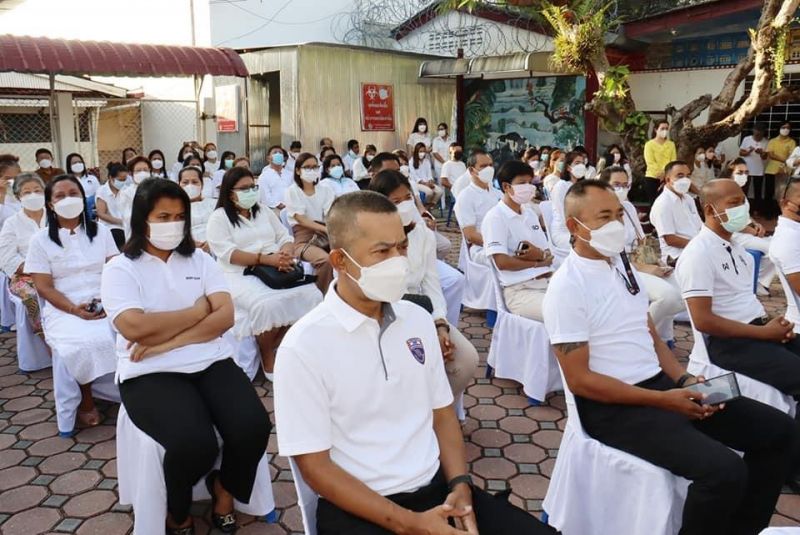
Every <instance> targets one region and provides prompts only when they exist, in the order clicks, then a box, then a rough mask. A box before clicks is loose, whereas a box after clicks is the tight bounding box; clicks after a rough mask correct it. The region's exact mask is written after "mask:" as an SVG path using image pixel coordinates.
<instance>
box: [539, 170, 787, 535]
mask: <svg viewBox="0 0 800 535" xmlns="http://www.w3.org/2000/svg"><path fill="white" fill-rule="evenodd" d="M728 182H731V181H728ZM731 183H732V182H731ZM739 191H741V189H740V190H739ZM565 213H566V216H567V228H568V229H569V232H570V234H571V236H572V238H573V241H574V244H573V248H572V251H571V252H570V255H569V256H568V257H567V258H566V260H565V261H564V263H563V264H562V265H561V267H560V268H559V270H558V272H556V274H555V275H554V276H553V280H552V281H551V283H550V287H549V289H548V290H547V297H546V298H545V303H544V316H545V326H546V328H547V332H548V334H549V336H550V341H551V342H552V343H553V347H554V349H555V352H556V356H557V358H558V361H559V364H560V365H561V368H562V370H563V371H564V377H565V378H566V382H567V385H568V386H569V388H570V390H571V391H572V393H573V394H574V395H575V402H576V405H577V410H578V413H579V415H580V420H581V425H582V426H583V428H584V430H585V431H586V433H588V434H589V435H590V436H591V437H592V438H595V439H596V440H599V441H600V442H603V443H604V444H607V445H609V446H611V447H613V448H617V449H619V450H622V451H625V452H628V453H630V454H632V455H635V456H637V457H640V458H641V459H644V460H646V461H648V462H650V463H653V464H655V465H657V466H660V467H662V468H664V469H666V470H669V471H671V472H672V473H674V474H676V475H678V476H681V477H685V478H687V479H689V480H691V481H692V484H691V485H690V486H689V490H688V493H687V495H686V502H685V504H684V507H683V522H682V524H683V525H682V528H681V530H680V533H681V535H700V534H703V535H745V534H747V535H755V534H756V533H760V532H761V530H762V529H764V528H766V527H767V526H768V525H769V522H770V518H771V516H772V512H773V510H774V507H775V504H776V502H777V500H778V496H779V495H780V491H781V486H782V484H783V481H784V480H785V479H786V476H787V475H788V474H789V472H790V470H791V466H792V464H793V462H794V460H795V459H796V458H797V451H798V444H800V440H798V436H797V431H796V429H795V423H794V421H793V420H792V419H791V418H790V417H789V416H787V415H785V414H783V413H781V412H780V411H778V410H776V409H773V408H772V407H768V406H767V405H763V404H761V403H758V402H757V401H753V400H751V399H747V398H740V399H737V400H734V401H731V402H730V403H727V404H726V406H725V407H724V410H721V409H722V407H721V406H712V405H702V404H701V403H700V401H701V400H702V397H701V396H700V395H699V394H697V393H694V392H692V391H690V390H686V389H683V388H681V387H682V386H687V385H691V384H694V383H696V382H698V381H703V379H702V378H700V377H693V376H691V375H689V374H686V373H685V370H684V368H683V367H682V366H681V364H680V363H679V362H678V360H677V359H676V358H675V356H674V355H673V353H672V351H670V349H669V348H668V347H667V346H666V344H665V343H664V342H663V341H661V338H660V337H659V336H658V334H657V333H656V332H655V327H654V326H653V322H652V320H651V319H650V318H649V317H648V314H647V307H648V303H647V293H646V292H645V291H643V284H642V281H641V279H640V278H639V276H638V274H637V272H636V270H635V268H633V267H632V266H631V263H630V261H629V260H628V258H627V256H626V255H624V254H621V253H622V252H623V251H624V248H625V228H624V225H623V217H624V212H623V208H622V206H621V205H620V203H619V200H618V199H617V197H616V195H615V194H614V192H613V191H612V190H611V189H610V187H609V186H608V185H607V184H605V183H602V182H599V181H596V180H584V181H582V182H579V183H578V184H575V185H574V186H573V187H572V188H571V189H570V192H569V193H568V194H567V198H566V212H565ZM732 450H737V451H743V452H744V458H742V457H740V456H739V455H737V454H736V453H735V452H734V451H732ZM626 491H628V492H635V491H631V490H629V489H624V488H622V489H614V492H619V493H624V492H626ZM640 513H641V514H646V512H640ZM598 522H602V519H598Z"/></svg>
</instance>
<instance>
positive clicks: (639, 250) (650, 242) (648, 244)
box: [622, 209, 661, 265]
mask: <svg viewBox="0 0 800 535" xmlns="http://www.w3.org/2000/svg"><path fill="white" fill-rule="evenodd" d="M622 211H623V212H625V215H626V216H627V218H628V219H629V220H630V222H631V225H633V228H634V229H636V224H635V223H634V221H633V218H632V217H631V215H630V214H629V213H628V211H627V210H625V209H623V210H622ZM636 237H637V238H638V241H639V244H638V245H637V246H636V247H635V248H634V249H633V251H632V252H631V254H630V255H629V256H630V258H631V260H632V261H633V263H634V264H640V265H641V264H647V265H658V264H659V262H660V261H661V245H660V244H659V242H658V238H656V237H655V236H653V235H652V234H645V235H644V236H639V232H638V230H637V232H636Z"/></svg>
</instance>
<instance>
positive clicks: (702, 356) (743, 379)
mask: <svg viewBox="0 0 800 535" xmlns="http://www.w3.org/2000/svg"><path fill="white" fill-rule="evenodd" d="M778 273H780V271H779V272H778ZM689 320H690V321H691V325H692V336H693V337H694V347H692V354H691V355H689V365H688V366H687V367H686V368H687V371H688V372H689V373H691V374H693V375H702V376H704V377H706V378H707V379H710V378H712V377H717V376H719V375H723V374H726V373H729V370H725V369H723V368H720V367H719V366H717V365H716V364H714V363H713V362H711V359H710V358H709V356H708V348H707V347H706V340H705V338H704V335H703V333H701V332H700V331H698V330H697V328H696V327H695V326H694V321H693V320H692V318H691V314H690V315H689ZM736 380H737V381H738V383H739V390H741V393H742V395H743V396H745V397H748V398H750V399H754V400H756V401H760V402H761V403H766V404H767V405H769V406H771V407H774V408H776V409H778V410H779V411H781V412H785V413H787V414H788V415H789V416H792V417H793V416H794V415H795V411H796V408H797V402H796V401H795V400H794V398H793V397H792V396H790V395H787V394H784V393H783V392H781V391H780V390H778V389H777V388H775V387H774V386H770V385H768V384H766V383H762V382H761V381H757V380H755V379H753V378H752V377H748V376H746V375H742V374H741V373H737V374H736Z"/></svg>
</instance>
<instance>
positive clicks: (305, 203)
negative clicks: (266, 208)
mask: <svg viewBox="0 0 800 535" xmlns="http://www.w3.org/2000/svg"><path fill="white" fill-rule="evenodd" d="M284 200H285V202H286V212H287V214H288V216H289V224H290V225H292V226H295V225H297V224H298V223H297V219H295V217H294V216H296V215H304V216H306V217H307V218H309V219H311V220H312V221H318V222H322V223H324V222H325V218H326V217H327V216H328V211H329V210H330V209H331V205H332V204H333V201H335V200H336V193H334V191H333V189H332V188H330V187H327V186H322V187H320V185H319V184H317V187H316V188H314V194H313V195H307V194H306V192H305V191H303V190H302V189H300V187H298V185H297V184H292V185H291V186H289V187H288V188H286V193H285V194H284Z"/></svg>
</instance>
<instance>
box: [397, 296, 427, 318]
mask: <svg viewBox="0 0 800 535" xmlns="http://www.w3.org/2000/svg"><path fill="white" fill-rule="evenodd" d="M401 299H402V300H403V301H408V302H409V303H414V304H415V305H417V306H419V307H421V308H424V309H425V311H426V312H427V313H428V314H433V301H431V298H430V297H428V296H427V295H423V294H405V295H404V296H403V297H402V298H401Z"/></svg>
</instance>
